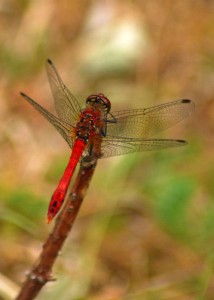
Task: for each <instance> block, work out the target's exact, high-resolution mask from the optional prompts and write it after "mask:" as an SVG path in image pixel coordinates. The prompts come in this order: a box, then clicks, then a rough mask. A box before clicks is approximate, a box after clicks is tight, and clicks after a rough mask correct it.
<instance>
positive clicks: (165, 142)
mask: <svg viewBox="0 0 214 300" xmlns="http://www.w3.org/2000/svg"><path fill="white" fill-rule="evenodd" d="M186 144H187V142H186V141H183V140H172V139H131V138H130V139H128V138H119V139H118V138H111V137H107V138H105V139H103V141H102V144H101V151H102V157H101V158H106V157H111V156H117V155H123V154H128V153H132V152H139V151H151V150H160V149H165V148H172V147H179V146H184V145H186Z"/></svg>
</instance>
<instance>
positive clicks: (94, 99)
mask: <svg viewBox="0 0 214 300" xmlns="http://www.w3.org/2000/svg"><path fill="white" fill-rule="evenodd" d="M86 104H90V105H94V104H100V105H101V106H102V107H103V108H104V110H105V111H106V112H107V113H109V111H110V109H111V102H110V101H109V99H108V98H107V97H106V96H104V95H103V94H102V93H99V94H95V95H90V96H89V97H88V98H87V99H86Z"/></svg>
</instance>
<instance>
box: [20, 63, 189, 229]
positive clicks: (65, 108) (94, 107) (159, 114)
mask: <svg viewBox="0 0 214 300" xmlns="http://www.w3.org/2000/svg"><path fill="white" fill-rule="evenodd" d="M46 71H47V75H48V79H49V84H50V87H51V91H52V94H53V98H54V104H55V110H56V113H57V115H58V116H55V115H53V114H52V113H50V112H49V111H47V110H46V109H45V108H43V107H42V106H41V105H40V104H38V103H37V102H36V101H34V100H33V99H32V98H30V97H29V96H27V95H26V94H25V93H23V92H21V93H20V94H21V96H22V97H24V99H25V100H26V101H27V102H29V103H30V104H31V105H32V106H33V107H34V108H35V109H36V110H37V111H38V112H39V113H41V114H42V115H43V116H44V117H45V118H46V119H47V120H48V121H49V122H50V123H51V124H52V125H53V126H54V127H55V129H56V130H57V131H58V132H59V133H60V134H61V135H62V137H63V138H64V139H65V141H66V142H67V143H68V145H69V147H70V148H71V149H72V151H71V156H70V159H69V162H68V165H67V167H66V169H65V171H64V174H63V176H62V178H61V180H60V182H59V184H58V186H57V188H56V190H55V191H54V193H53V195H52V198H51V201H50V204H49V207H48V213H47V223H50V222H51V221H52V219H53V218H54V217H55V215H56V214H57V213H58V211H59V210H60V208H61V206H62V204H63V202H64V199H65V196H66V193H67V190H68V187H69V184H70V181H71V178H72V176H73V173H74V171H75V169H76V166H77V164H78V162H79V161H84V160H85V161H93V160H94V159H99V158H106V157H112V156H116V155H122V154H128V153H133V152H138V151H148V150H158V149H164V148H170V147H178V146H184V145H186V144H187V142H186V141H184V140H180V139H159V138H151V137H153V136H154V135H155V134H156V133H158V132H160V131H162V130H165V129H167V128H169V127H171V126H173V125H175V124H176V123H178V122H180V121H181V120H183V119H184V118H186V117H188V116H189V115H190V114H191V113H192V111H193V110H194V102H193V101H191V100H189V99H181V100H176V101H172V102H168V103H164V104H160V105H157V106H153V107H149V108H143V109H131V110H120V111H115V112H113V113H111V112H110V111H111V102H110V100H109V99H108V98H107V97H106V96H104V94H103V93H98V94H92V95H90V96H89V97H88V98H87V99H86V104H85V107H84V108H81V105H80V103H79V102H78V101H77V100H76V98H75V97H74V96H73V94H72V93H71V92H70V90H69V89H68V88H67V87H66V85H65V84H64V82H63V80H62V78H61V77H60V75H59V73H58V72H57V69H56V67H55V65H54V64H53V62H52V61H51V60H50V59H48V60H47V62H46Z"/></svg>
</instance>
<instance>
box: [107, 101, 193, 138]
mask: <svg viewBox="0 0 214 300" xmlns="http://www.w3.org/2000/svg"><path fill="white" fill-rule="evenodd" d="M193 110H194V103H193V102H192V101H191V100H188V99H182V100H177V101H173V102H169V103H164V104H161V105H157V106H154V107H150V108H145V109H133V110H122V111H118V112H114V113H112V115H110V118H109V119H108V120H107V135H109V136H114V137H129V138H142V137H143V138H147V137H150V136H153V135H154V134H155V133H157V132H159V131H162V130H165V129H167V128H169V127H171V126H173V125H175V124H176V123H178V122H180V121H181V120H183V119H184V118H186V117H188V116H189V115H190V114H191V113H192V112H193Z"/></svg>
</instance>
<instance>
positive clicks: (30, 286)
mask: <svg viewBox="0 0 214 300" xmlns="http://www.w3.org/2000/svg"><path fill="white" fill-rule="evenodd" d="M96 163H97V160H94V161H93V162H89V163H84V162H82V163H81V164H80V169H79V172H78V175H77V178H76V181H75V183H74V186H73V188H72V191H71V193H70V194H69V197H68V199H67V201H66V204H65V205H64V207H63V210H62V212H61V214H60V215H59V216H58V218H57V219H56V222H55V226H54V228H53V231H52V232H51V234H50V235H49V237H48V239H47V241H46V242H45V243H44V245H43V249H42V252H41V254H40V257H39V259H38V261H37V262H36V263H35V265H34V266H33V268H32V270H31V272H30V273H29V274H28V276H27V278H26V281H25V282H24V283H23V286H22V288H21V290H20V292H19V294H18V296H17V298H16V300H31V299H34V298H35V297H36V296H37V295H38V293H39V291H40V290H41V289H42V287H43V286H44V285H45V284H46V283H47V282H48V281H53V280H55V279H54V278H53V277H52V267H53V265H54V262H55V260H56V258H57V257H58V255H59V253H60V251H61V249H62V246H63V244H64V242H65V240H66V238H67V236H68V234H69V232H70V230H71V228H72V226H73V223H74V221H75V219H76V216H77V214H78V211H79V208H80V206H81V204H82V201H83V199H84V197H85V194H86V191H87V189H88V186H89V183H90V181H91V178H92V176H93V173H94V170H95V167H96Z"/></svg>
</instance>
